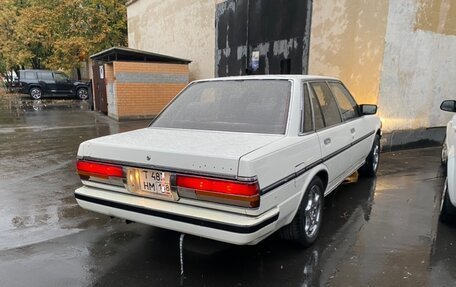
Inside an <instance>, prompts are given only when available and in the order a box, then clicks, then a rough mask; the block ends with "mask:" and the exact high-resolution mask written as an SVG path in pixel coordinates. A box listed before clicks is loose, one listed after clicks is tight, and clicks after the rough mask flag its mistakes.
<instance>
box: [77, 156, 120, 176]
mask: <svg viewBox="0 0 456 287" xmlns="http://www.w3.org/2000/svg"><path fill="white" fill-rule="evenodd" d="M76 168H77V170H78V174H79V175H82V176H95V177H101V178H109V177H122V176H123V172H122V167H121V166H117V165H111V164H104V163H97V162H92V161H83V160H78V162H77V163H76Z"/></svg>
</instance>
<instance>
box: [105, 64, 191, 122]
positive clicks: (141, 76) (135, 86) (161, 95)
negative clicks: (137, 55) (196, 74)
mask: <svg viewBox="0 0 456 287" xmlns="http://www.w3.org/2000/svg"><path fill="white" fill-rule="evenodd" d="M112 67H113V69H112V75H111V74H109V73H110V71H109V69H107V70H106V82H107V83H108V82H110V80H111V79H112V80H113V82H114V85H113V86H114V90H115V91H114V94H115V98H116V104H117V105H116V111H114V109H113V111H112V112H111V111H109V112H108V114H109V116H111V117H114V118H116V119H118V120H122V119H134V118H153V117H154V116H156V115H157V114H158V113H159V112H160V111H161V110H162V109H163V108H164V107H165V106H166V105H167V104H168V102H169V101H170V100H171V99H173V98H174V97H175V96H176V95H177V93H179V92H180V91H181V90H182V89H183V88H184V87H185V86H186V85H187V83H188V65H182V64H162V63H137V62H114V63H113V66H112ZM112 107H113V108H114V106H112ZM108 109H109V107H108Z"/></svg>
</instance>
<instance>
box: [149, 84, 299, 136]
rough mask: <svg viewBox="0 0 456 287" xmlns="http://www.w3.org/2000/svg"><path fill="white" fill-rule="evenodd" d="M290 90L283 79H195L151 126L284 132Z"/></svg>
mask: <svg viewBox="0 0 456 287" xmlns="http://www.w3.org/2000/svg"><path fill="white" fill-rule="evenodd" d="M290 91H291V83H290V82H289V81H287V80H242V81H234V80H230V81H210V82H199V83H195V84H192V85H190V86H189V87H187V88H186V89H185V90H184V91H183V92H182V93H181V94H180V95H179V96H178V97H177V98H176V99H175V100H174V101H173V102H172V103H171V104H170V105H169V106H168V107H167V108H166V109H165V110H164V111H163V112H162V113H161V114H160V115H159V116H158V117H157V118H156V119H155V120H154V121H153V122H152V124H151V127H164V128H180V129H197V130H213V131H230V132H248V133H267V134H284V133H285V129H286V125H287V118H288V107H289V103H290Z"/></svg>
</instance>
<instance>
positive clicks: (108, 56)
mask: <svg viewBox="0 0 456 287" xmlns="http://www.w3.org/2000/svg"><path fill="white" fill-rule="evenodd" d="M90 58H91V59H92V60H95V61H102V62H113V61H131V62H159V63H170V64H189V63H191V61H190V60H187V59H181V58H176V57H171V56H168V55H162V54H157V53H152V52H147V51H142V50H136V49H132V48H127V47H112V48H109V49H106V50H104V51H101V52H98V53H96V54H94V55H92V56H90Z"/></svg>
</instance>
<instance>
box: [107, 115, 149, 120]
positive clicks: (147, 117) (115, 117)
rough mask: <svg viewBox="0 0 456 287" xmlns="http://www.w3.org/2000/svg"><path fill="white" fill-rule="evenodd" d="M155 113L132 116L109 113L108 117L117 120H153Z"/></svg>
mask: <svg viewBox="0 0 456 287" xmlns="http://www.w3.org/2000/svg"><path fill="white" fill-rule="evenodd" d="M155 116H156V115H134V116H121V117H119V116H118V115H115V114H109V113H108V117H110V118H112V119H115V120H117V121H131V120H153V119H154V118H155Z"/></svg>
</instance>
